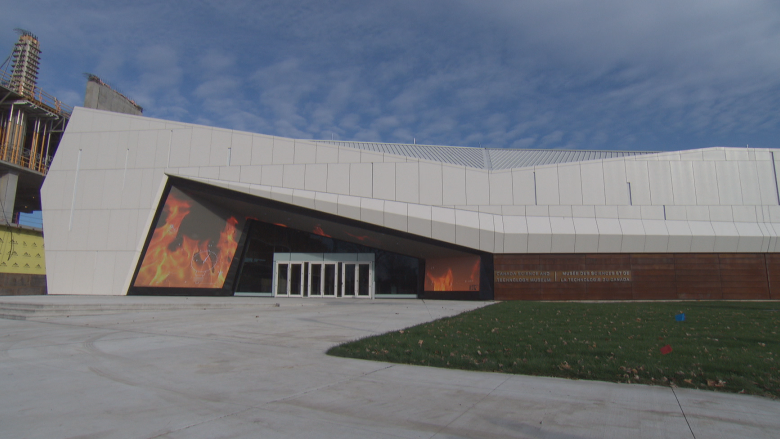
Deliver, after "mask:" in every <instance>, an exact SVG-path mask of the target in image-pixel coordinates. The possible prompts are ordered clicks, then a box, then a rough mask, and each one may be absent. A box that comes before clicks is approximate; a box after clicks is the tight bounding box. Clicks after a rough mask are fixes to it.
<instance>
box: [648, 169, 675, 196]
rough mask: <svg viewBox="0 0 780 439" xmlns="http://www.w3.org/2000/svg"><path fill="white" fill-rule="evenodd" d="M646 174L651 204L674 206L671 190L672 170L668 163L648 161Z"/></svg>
mask: <svg viewBox="0 0 780 439" xmlns="http://www.w3.org/2000/svg"><path fill="white" fill-rule="evenodd" d="M647 173H648V176H649V181H650V198H651V200H652V204H655V205H668V204H674V191H673V189H672V169H671V165H670V163H669V162H668V161H648V162H647Z"/></svg>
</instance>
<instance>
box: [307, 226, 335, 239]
mask: <svg viewBox="0 0 780 439" xmlns="http://www.w3.org/2000/svg"><path fill="white" fill-rule="evenodd" d="M312 233H314V234H315V235H320V236H324V237H326V238H332V236H330V235H328V234H326V233H325V231H324V230H322V226H320V225H319V224H317V225H316V226H314V230H312Z"/></svg>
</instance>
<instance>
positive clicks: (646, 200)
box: [41, 108, 780, 294]
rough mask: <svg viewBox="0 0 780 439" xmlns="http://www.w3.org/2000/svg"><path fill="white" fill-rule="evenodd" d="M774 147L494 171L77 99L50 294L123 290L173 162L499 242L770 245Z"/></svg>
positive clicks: (49, 201)
mask: <svg viewBox="0 0 780 439" xmlns="http://www.w3.org/2000/svg"><path fill="white" fill-rule="evenodd" d="M118 127H124V128H123V129H121V130H120V129H119V128H118ZM132 127H135V128H132ZM772 152H774V151H763V150H744V149H731V148H710V149H705V150H693V151H683V152H675V153H658V154H651V155H640V156H630V157H625V158H617V159H615V158H613V159H607V160H589V161H583V162H572V163H561V164H554V163H553V164H547V165H539V166H535V167H526V168H515V169H503V170H489V169H480V168H478V167H471V166H475V165H471V166H463V165H454V164H450V163H438V162H434V161H430V160H420V159H418V158H413V157H412V158H409V159H408V161H407V158H406V157H404V156H400V155H396V154H386V153H381V152H376V151H368V150H359V149H356V148H351V147H348V146H335V145H329V144H326V143H317V142H312V141H306V140H304V141H301V140H293V139H285V138H280V137H271V136H265V135H259V134H251V133H240V132H233V131H228V130H223V129H217V128H209V127H203V126H196V125H188V124H181V123H169V122H165V121H156V120H154V119H148V118H140V117H137V116H129V115H121V114H110V115H107V114H105V113H103V112H100V111H97V110H86V109H80V108H79V109H77V110H76V111H75V112H74V115H73V119H72V121H71V125H70V126H69V127H68V130H67V131H66V133H65V135H64V138H63V140H62V142H61V144H60V146H59V150H58V152H57V155H56V157H55V159H54V162H53V163H52V166H51V170H50V171H49V175H48V177H47V179H46V182H45V183H44V186H43V188H42V189H41V195H42V200H43V209H44V212H43V217H44V226H45V228H46V235H45V242H46V251H47V265H48V268H49V273H48V276H49V286H50V290H49V292H50V294H74V293H78V294H88V293H89V294H125V293H126V292H127V288H128V286H129V282H130V279H131V277H132V273H133V271H134V269H135V266H136V264H137V262H138V258H139V255H140V253H139V252H140V250H141V249H142V247H143V243H144V240H145V238H146V237H147V236H148V233H149V230H150V228H151V221H152V218H153V215H154V212H155V211H156V209H157V207H158V205H159V203H160V198H161V196H162V191H163V188H164V184H165V182H166V179H167V177H166V172H167V174H169V175H173V176H181V177H188V178H191V179H195V180H196V181H201V182H205V183H206V184H211V185H214V186H219V187H225V188H229V189H231V190H236V191H241V192H245V193H248V194H250V195H253V196H257V197H263V198H270V199H274V200H277V201H281V202H284V203H291V204H294V205H297V206H300V207H304V208H307V209H313V210H316V211H320V212H324V213H329V214H333V215H337V216H341V217H344V218H349V219H352V220H357V221H362V222H365V223H368V224H372V225H377V226H382V227H387V228H390V229H393V230H397V231H401V232H405V233H409V234H412V235H415V236H420V237H424V238H430V239H434V240H438V241H442V242H447V243H453V244H457V245H460V246H463V247H466V248H470V249H474V250H481V251H485V252H491V253H531V254H534V253H595V252H599V253H629V252H630V253H642V252H648V253H686V252H722V253H729V252H767V251H772V252H774V251H778V247H780V240H778V231H780V198H779V197H778V187H777V180H776V169H775V163H774V162H773V161H772V159H773V155H772V154H771V153H772ZM77 168H78V171H77ZM76 182H77V184H75V183H76ZM629 183H630V189H629ZM74 195H75V196H74Z"/></svg>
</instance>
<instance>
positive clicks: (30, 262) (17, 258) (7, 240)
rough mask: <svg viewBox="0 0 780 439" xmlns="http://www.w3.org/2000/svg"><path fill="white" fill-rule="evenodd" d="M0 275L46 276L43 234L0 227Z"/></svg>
mask: <svg viewBox="0 0 780 439" xmlns="http://www.w3.org/2000/svg"><path fill="white" fill-rule="evenodd" d="M9 256H10V258H9ZM0 273H27V274H46V258H45V255H44V252H43V233H42V232H38V231H34V230H26V229H20V228H16V227H8V226H0Z"/></svg>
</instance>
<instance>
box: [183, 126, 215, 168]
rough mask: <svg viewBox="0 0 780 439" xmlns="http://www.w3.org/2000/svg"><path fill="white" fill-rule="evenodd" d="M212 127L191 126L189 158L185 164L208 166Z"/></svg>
mask: <svg viewBox="0 0 780 439" xmlns="http://www.w3.org/2000/svg"><path fill="white" fill-rule="evenodd" d="M213 131H214V130H213V129H206V128H200V127H198V128H193V129H192V139H191V140H190V144H189V150H190V159H189V162H187V165H186V166H208V165H209V159H210V157H211V136H212V132H213Z"/></svg>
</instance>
